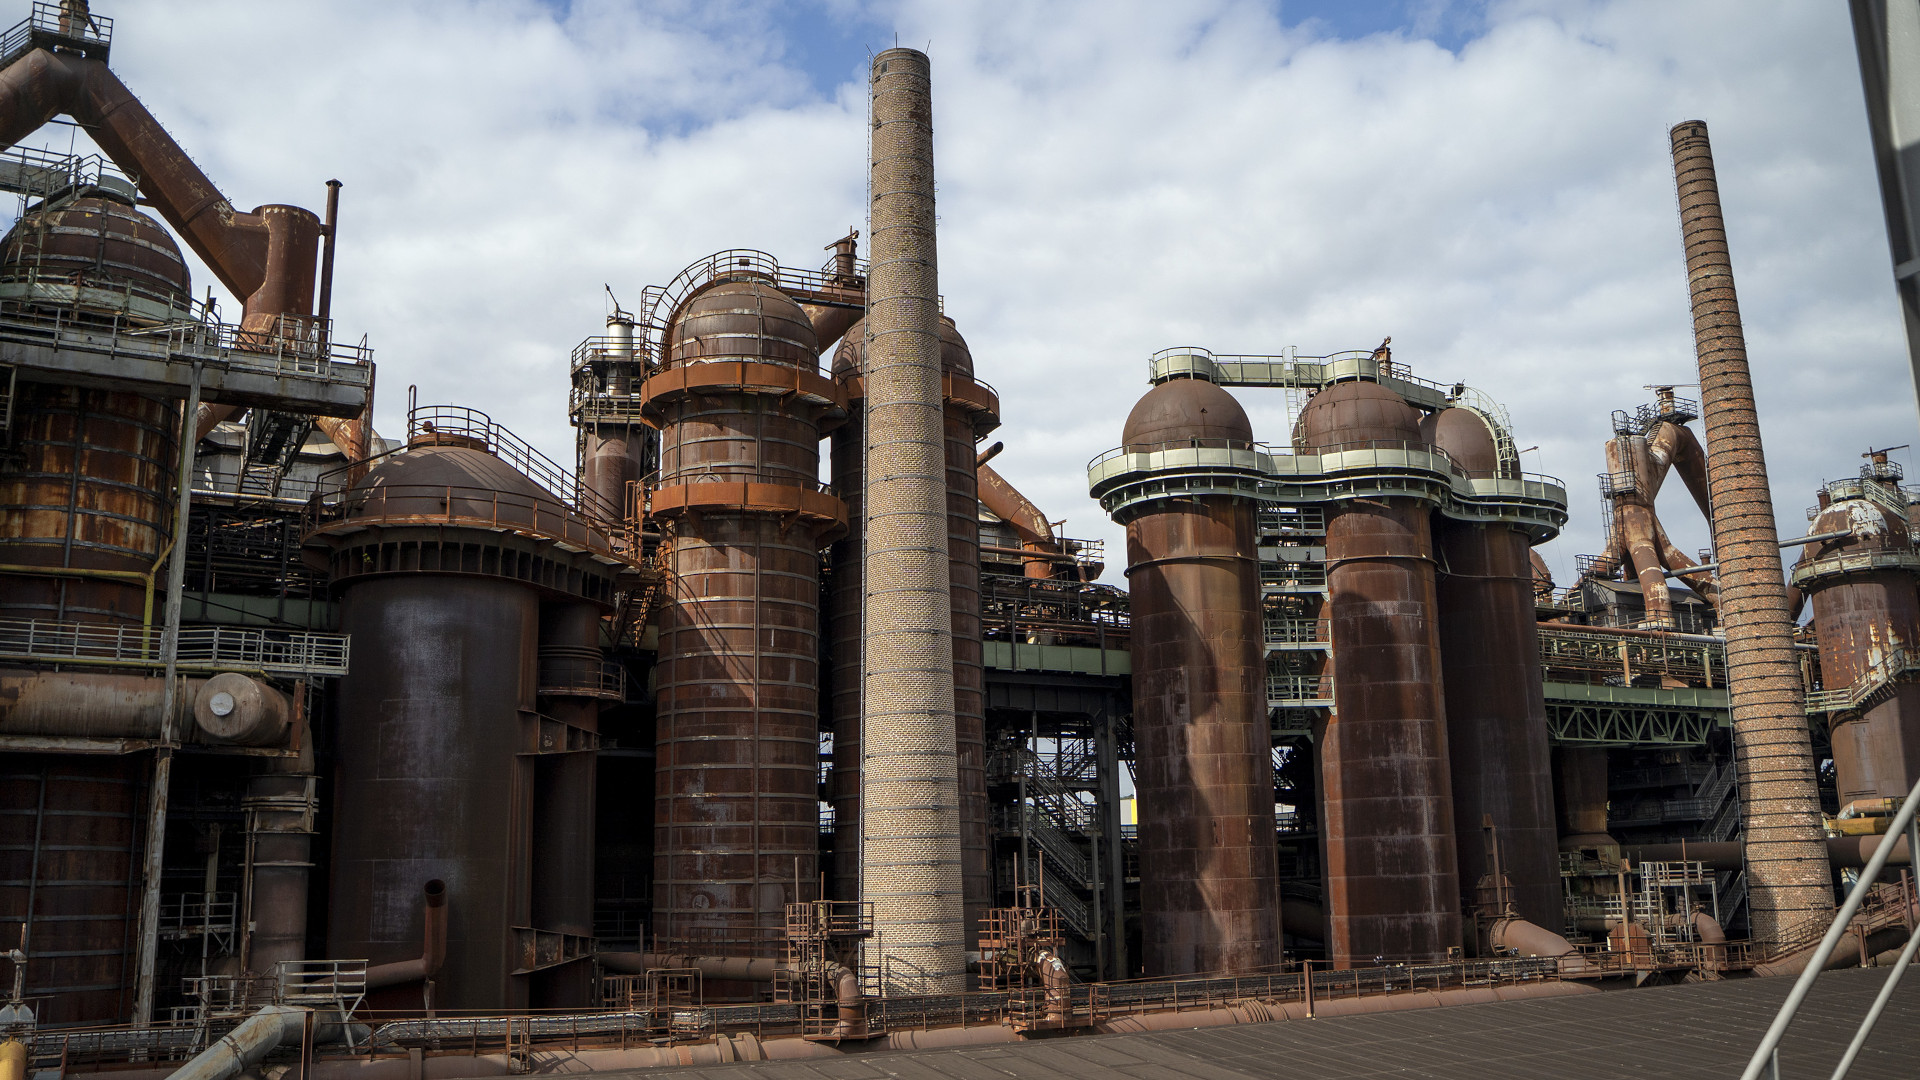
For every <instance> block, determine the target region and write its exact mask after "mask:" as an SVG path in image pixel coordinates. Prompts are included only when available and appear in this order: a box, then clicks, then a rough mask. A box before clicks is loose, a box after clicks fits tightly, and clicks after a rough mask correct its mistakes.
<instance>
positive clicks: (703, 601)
mask: <svg viewBox="0 0 1920 1080" xmlns="http://www.w3.org/2000/svg"><path fill="white" fill-rule="evenodd" d="M694 383H700V384H701V385H702V386H703V390H702V392H700V393H690V392H686V391H685V388H686V387H688V386H690V385H692V384H694ZM781 387H786V388H788V389H787V390H786V392H781V391H780V388H781ZM643 397H644V398H645V400H646V408H647V409H648V410H649V416H650V418H652V420H653V422H654V423H656V424H657V425H658V426H659V427H660V429H661V450H660V457H661V471H660V479H659V485H658V488H657V489H656V491H655V495H654V506H655V512H656V515H657V516H660V517H662V518H663V531H664V532H665V533H666V534H667V540H666V542H667V543H668V544H670V545H671V550H672V555H671V562H670V567H671V573H670V577H669V580H668V585H667V589H668V599H667V604H666V608H665V610H664V612H663V615H662V620H661V629H660V653H659V662H658V666H657V667H656V668H655V669H654V670H655V692H656V700H657V704H658V713H657V716H658V719H657V724H658V727H657V735H656V740H655V746H656V754H657V758H656V764H655V775H656V778H657V788H656V791H655V796H654V837H655V840H654V904H653V918H654V922H653V926H652V932H653V934H654V936H655V939H656V940H657V941H658V942H660V943H661V946H662V947H663V948H666V947H671V948H674V949H678V950H683V951H697V952H701V953H707V954H721V955H769V956H770V955H773V954H774V951H775V950H777V949H778V948H780V941H781V936H780V935H781V928H782V927H783V926H784V919H785V906H786V904H788V903H790V902H794V901H798V900H801V899H811V898H812V897H813V894H814V892H815V888H814V882H815V880H816V877H817V873H816V865H817V862H818V855H819V801H818V781H817V759H818V740H819V720H818V711H819V662H820V659H819V616H820V612H819V603H820V597H819V593H820V557H819V550H820V546H821V541H822V540H823V539H824V538H825V537H826V536H827V535H828V534H829V531H830V527H831V526H833V525H834V524H836V521H833V520H826V519H824V518H823V516H822V515H823V514H824V513H827V512H831V513H836V514H840V513H844V511H842V510H839V504H838V502H837V501H832V500H829V501H830V502H831V508H830V510H828V511H821V510H819V509H818V507H819V506H820V505H822V504H821V503H819V502H817V501H809V500H818V498H819V496H818V493H817V492H816V490H815V489H816V487H817V483H818V481H817V477H818V475H819V467H820V465H819V462H820V435H821V429H822V427H823V426H825V421H827V419H828V418H829V417H830V416H831V418H832V419H835V420H837V419H838V418H839V413H838V406H837V405H836V404H834V400H833V395H832V393H831V390H830V384H828V383H827V381H826V380H825V379H823V378H821V376H820V375H819V374H818V361H817V355H816V346H815V341H814V333H813V328H812V325H811V324H810V323H809V322H808V320H807V317H806V315H805V313H804V312H802V311H801V310H800V307H799V305H797V304H795V303H794V302H793V300H792V299H791V298H789V297H788V296H786V295H785V294H784V293H782V292H780V291H779V290H778V289H776V288H775V287H774V286H773V285H772V284H770V283H769V282H767V281H766V280H764V279H762V278H759V277H756V276H754V275H752V274H749V273H745V272H742V273H741V274H738V275H732V274H723V275H722V276H721V277H718V278H716V279H715V280H713V281H711V282H709V283H708V284H706V285H705V286H703V287H702V288H700V289H699V290H698V291H696V292H695V293H694V294H693V295H692V297H691V298H690V299H688V300H687V301H685V302H684V303H683V304H682V306H681V308H680V310H679V311H678V312H677V313H676V315H675V317H674V319H673V324H672V329H671V331H670V336H669V341H668V355H667V357H666V361H665V364H664V365H663V370H662V371H661V372H660V373H659V374H656V375H655V376H653V377H652V378H651V379H650V380H649V382H648V384H647V387H646V388H644V389H643ZM674 500H677V502H676V501H674ZM669 504H670V505H671V506H672V507H673V508H672V509H671V510H669V511H667V512H666V513H664V514H663V513H662V512H661V508H662V506H663V505H669ZM809 507H814V508H815V509H809ZM839 520H840V521H843V520H844V518H840V519H839ZM796 889H798V890H800V891H796Z"/></svg>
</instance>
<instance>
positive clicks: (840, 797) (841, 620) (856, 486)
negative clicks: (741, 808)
mask: <svg viewBox="0 0 1920 1080" xmlns="http://www.w3.org/2000/svg"><path fill="white" fill-rule="evenodd" d="M866 347H867V328H866V325H865V324H864V323H855V324H854V325H853V327H852V329H850V330H848V331H847V333H846V336H845V337H843V338H841V339H840V347H839V348H838V349H835V350H834V354H833V379H834V381H835V382H836V383H838V384H840V385H841V386H842V387H844V388H845V389H846V393H847V398H848V403H847V422H846V423H844V424H842V425H841V426H840V427H839V428H837V429H836V430H835V431H834V433H833V438H832V441H831V444H830V446H831V449H830V454H831V461H830V466H829V467H830V468H831V469H832V476H833V487H834V490H836V491H838V492H839V493H840V496H841V498H843V499H845V500H846V503H847V534H846V535H845V536H843V537H841V538H840V539H838V540H835V541H834V542H833V547H832V549H831V550H830V551H829V553H828V556H827V558H828V562H829V564H830V565H831V566H832V568H833V575H832V578H831V579H830V580H829V581H828V583H827V596H826V601H827V632H828V634H829V635H830V638H829V641H828V644H827V653H828V656H829V657H830V658H831V662H832V665H833V666H832V670H831V671H829V672H828V676H827V716H828V722H829V723H830V724H831V726H832V729H833V774H832V776H831V777H830V778H829V779H828V783H827V792H828V796H829V797H830V798H831V799H832V802H833V866H832V868H831V871H830V874H831V876H830V879H829V888H830V889H831V891H832V893H833V896H834V897H835V898H837V899H840V900H858V899H860V680H861V675H860V605H861V603H862V602H863V600H864V596H863V593H862V590H861V587H860V582H861V571H862V570H863V569H864V567H863V566H862V563H863V561H864V560H865V558H866V555H865V550H866V521H865V519H864V517H863V516H862V514H863V509H862V508H863V507H864V505H865V500H863V499H862V498H861V494H862V492H863V490H864V488H865V484H866V480H865V468H866V461H867V447H866V441H865V440H866V424H865V423H864V422H863V418H862V416H861V413H862V412H863V411H864V410H865V407H866V394H867V391H866V386H865V384H864V382H863V375H864V373H865V363H866Z"/></svg>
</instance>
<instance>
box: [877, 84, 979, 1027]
mask: <svg viewBox="0 0 1920 1080" xmlns="http://www.w3.org/2000/svg"><path fill="white" fill-rule="evenodd" d="M872 95H873V97H872V102H873V113H872V131H871V132H870V146H871V148H872V171H871V174H870V175H871V184H870V188H869V190H870V191H871V195H872V198H871V206H870V211H871V214H870V222H871V235H872V249H871V251H872V260H873V261H872V265H871V267H870V269H869V272H868V288H867V318H866V327H867V356H866V361H867V362H866V383H867V407H866V445H867V468H866V475H865V481H866V495H865V506H864V510H865V512H866V522H867V528H866V534H867V536H866V550H865V551H864V552H863V553H862V555H863V559H864V564H865V567H864V570H863V571H862V577H863V579H864V581H865V596H866V602H865V606H864V613H863V617H862V624H863V625H862V630H861V633H862V652H863V653H864V654H865V656H864V662H863V680H864V682H863V685H862V687H861V692H860V708H861V712H862V721H861V722H862V724H863V732H864V737H863V738H862V739H861V743H860V755H861V768H860V780H861V785H862V789H863V791H864V801H863V802H862V804H861V807H860V816H861V893H862V897H861V898H862V899H864V900H869V901H872V902H873V904H874V929H875V931H876V933H877V934H878V935H879V936H880V938H881V940H882V941H883V942H884V943H885V944H884V951H885V956H886V960H885V964H884V966H883V969H882V975H881V978H882V984H883V985H884V986H885V987H887V988H888V989H889V990H890V991H892V992H894V993H902V992H907V993H912V992H919V993H945V992H951V991H957V990H961V989H963V988H964V987H965V983H966V950H967V944H968V943H967V941H966V933H965V930H964V927H963V922H964V918H965V912H964V904H963V900H962V883H961V854H960V835H961V831H962V830H961V823H960V816H961V811H960V792H959V776H958V767H959V766H958V754H957V751H956V745H955V735H954V708H953V706H954V696H953V690H954V679H953V628H952V593H951V589H950V583H949V577H948V558H949V552H948V543H947V506H946V503H947V491H946V489H947V479H946V461H945V458H946V445H945V435H944V428H945V421H944V411H945V410H944V408H943V405H942V401H941V398H942V393H941V390H942V386H941V378H940V323H939V288H938V274H937V258H936V253H935V239H934V232H935V218H934V185H933V176H934V174H933V101H932V92H931V88H930V82H929V67H928V62H927V57H926V54H924V53H921V52H917V51H915V50H912V49H889V50H887V51H885V52H883V53H880V54H879V55H878V56H876V57H874V59H873V75H872Z"/></svg>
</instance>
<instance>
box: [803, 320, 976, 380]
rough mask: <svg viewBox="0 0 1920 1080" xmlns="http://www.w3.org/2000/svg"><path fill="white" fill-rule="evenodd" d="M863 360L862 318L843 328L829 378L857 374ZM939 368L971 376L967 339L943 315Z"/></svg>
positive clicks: (865, 360) (863, 322)
mask: <svg viewBox="0 0 1920 1080" xmlns="http://www.w3.org/2000/svg"><path fill="white" fill-rule="evenodd" d="M866 362H867V321H866V320H865V319H862V320H860V321H859V322H857V323H854V324H853V325H852V326H850V327H848V328H847V332H846V335H845V336H844V337H842V338H841V339H840V347H839V348H837V349H835V350H833V377H834V378H836V379H844V378H846V377H847V376H848V375H850V374H856V375H857V374H858V373H859V371H860V369H862V368H864V367H865V366H866ZM940 370H941V371H943V372H945V373H947V374H949V375H966V376H969V377H971V376H972V375H973V351H972V350H971V349H969V348H967V339H966V338H964V337H961V336H960V328H959V327H958V326H955V325H954V323H953V320H952V319H949V318H947V317H946V316H945V315H942V316H940Z"/></svg>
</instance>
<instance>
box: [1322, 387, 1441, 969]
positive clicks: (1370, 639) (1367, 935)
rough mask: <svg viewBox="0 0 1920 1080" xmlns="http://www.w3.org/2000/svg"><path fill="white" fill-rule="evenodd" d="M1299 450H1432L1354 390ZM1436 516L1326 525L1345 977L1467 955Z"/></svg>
mask: <svg viewBox="0 0 1920 1080" xmlns="http://www.w3.org/2000/svg"><path fill="white" fill-rule="evenodd" d="M1299 430H1300V432H1301V434H1300V441H1301V447H1302V449H1303V450H1306V451H1313V450H1316V449H1320V450H1327V449H1332V448H1337V447H1348V448H1355V447H1363V446H1372V447H1387V448H1391V447H1402V446H1409V447H1414V448H1418V447H1419V446H1420V445H1423V440H1422V438H1421V434H1420V421H1419V417H1418V416H1417V415H1416V414H1415V413H1414V411H1413V409H1412V408H1410V407H1409V406H1408V405H1407V404H1406V402H1404V401H1402V400H1401V399H1400V397H1399V395H1397V394H1395V393H1393V391H1391V390H1388V389H1386V388H1385V387H1382V386H1379V385H1378V384H1375V383H1370V382H1348V383H1341V384H1339V385H1337V386H1334V387H1331V388H1329V389H1326V390H1323V391H1321V392H1320V393H1318V394H1316V395H1314V397H1313V399H1312V400H1311V401H1309V402H1308V403H1307V407H1306V408H1305V409H1304V410H1302V412H1301V415H1300V424H1299ZM1428 516H1429V507H1428V506H1427V504H1426V503H1425V502H1423V501H1420V500H1416V499H1411V498H1382V499H1350V500H1347V501H1343V502H1341V503H1338V504H1336V505H1335V506H1333V507H1331V508H1330V509H1329V512H1328V515H1327V567H1328V569H1327V588H1328V593H1329V597H1328V611H1329V613H1330V617H1329V623H1330V630H1331V633H1332V638H1333V657H1334V659H1333V697H1334V714H1333V716H1332V717H1330V718H1329V719H1328V721H1327V724H1326V731H1325V734H1324V735H1323V736H1322V738H1321V740H1320V746H1319V749H1320V790H1321V793H1322V799H1323V804H1324V805H1323V811H1322V816H1321V843H1322V851H1323V858H1324V865H1325V874H1326V881H1327V908H1328V929H1329V940H1328V942H1327V946H1328V951H1329V954H1330V957H1331V959H1332V960H1333V962H1334V963H1335V964H1336V965H1338V966H1341V967H1347V966H1351V965H1353V964H1356V963H1362V964H1364V963H1367V962H1370V961H1372V960H1374V959H1376V958H1382V959H1385V960H1388V961H1402V962H1404V961H1413V962H1424V961H1431V960H1437V959H1440V958H1443V957H1445V956H1446V955H1447V950H1448V949H1451V948H1454V947H1456V946H1459V945H1460V944H1461V935H1460V886H1459V869H1458V867H1459V862H1458V854H1457V851H1456V846H1455V842H1454V821H1453V794H1452V790H1451V789H1452V783H1451V780H1450V776H1449V766H1448V758H1447V729H1446V712H1445V704H1444V696H1443V694H1444V692H1443V689H1442V684H1441V672H1440V641H1439V633H1438V626H1437V617H1438V612H1437V599H1436V595H1435V585H1434V560H1433V533H1432V530H1431V527H1430V525H1429V521H1428Z"/></svg>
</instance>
